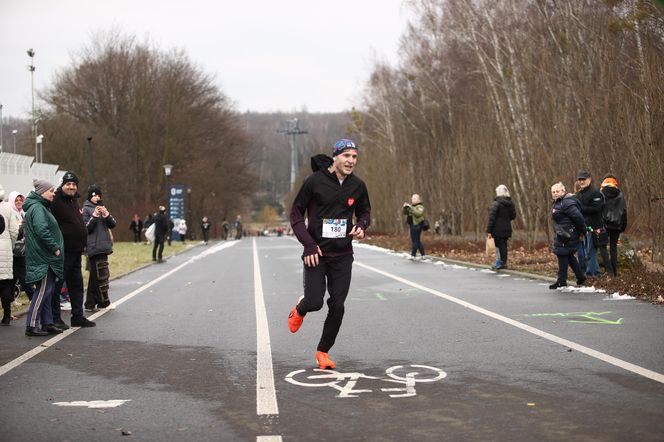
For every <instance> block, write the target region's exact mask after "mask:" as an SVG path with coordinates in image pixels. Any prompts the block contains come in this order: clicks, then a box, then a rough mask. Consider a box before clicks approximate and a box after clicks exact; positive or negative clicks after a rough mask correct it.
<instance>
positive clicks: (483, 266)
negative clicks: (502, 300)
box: [427, 255, 556, 282]
mask: <svg viewBox="0 0 664 442" xmlns="http://www.w3.org/2000/svg"><path fill="white" fill-rule="evenodd" d="M427 258H430V259H434V260H436V261H442V262H449V263H450V264H457V265H463V266H466V267H474V268H476V269H488V270H491V266H488V265H486V264H476V263H474V262H466V261H459V260H456V259H449V258H441V257H438V256H431V255H427ZM494 272H496V273H506V274H508V275H514V276H523V277H525V278H530V279H540V280H542V281H549V282H556V278H552V277H550V276H544V275H536V274H534V273H527V272H521V271H519V270H511V269H506V270H494Z"/></svg>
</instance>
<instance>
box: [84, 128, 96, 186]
mask: <svg viewBox="0 0 664 442" xmlns="http://www.w3.org/2000/svg"><path fill="white" fill-rule="evenodd" d="M86 140H88V173H89V174H90V182H91V183H96V182H97V181H95V160H94V156H93V151H92V137H87V138H86Z"/></svg>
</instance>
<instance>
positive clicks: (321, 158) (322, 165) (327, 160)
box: [311, 153, 334, 172]
mask: <svg viewBox="0 0 664 442" xmlns="http://www.w3.org/2000/svg"><path fill="white" fill-rule="evenodd" d="M333 162H334V160H333V159H332V157H329V156H327V155H325V154H324V153H321V154H318V155H314V156H313V157H311V170H312V171H313V172H316V171H318V170H321V169H327V168H328V167H330V166H331V165H332V163H333Z"/></svg>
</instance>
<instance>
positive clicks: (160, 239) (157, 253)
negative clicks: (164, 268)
mask: <svg viewBox="0 0 664 442" xmlns="http://www.w3.org/2000/svg"><path fill="white" fill-rule="evenodd" d="M167 234H168V220H167V219H166V207H164V206H159V212H158V213H157V215H156V216H155V217H154V245H153V246H152V261H157V262H164V260H163V259H162V256H163V253H164V241H165V240H166V235H167Z"/></svg>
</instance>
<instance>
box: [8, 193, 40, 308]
mask: <svg viewBox="0 0 664 442" xmlns="http://www.w3.org/2000/svg"><path fill="white" fill-rule="evenodd" d="M24 202H25V196H23V194H21V193H19V192H16V191H14V192H11V193H10V194H9V204H10V206H11V208H12V209H13V210H14V212H15V213H16V217H17V218H18V236H17V237H16V243H15V246H14V253H13V254H14V264H13V270H14V286H18V287H20V289H21V290H22V291H24V292H25V294H26V295H27V296H28V300H32V294H33V293H34V291H35V287H34V285H33V284H28V283H26V282H25V231H24V228H23V213H24V212H23V203H24Z"/></svg>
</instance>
